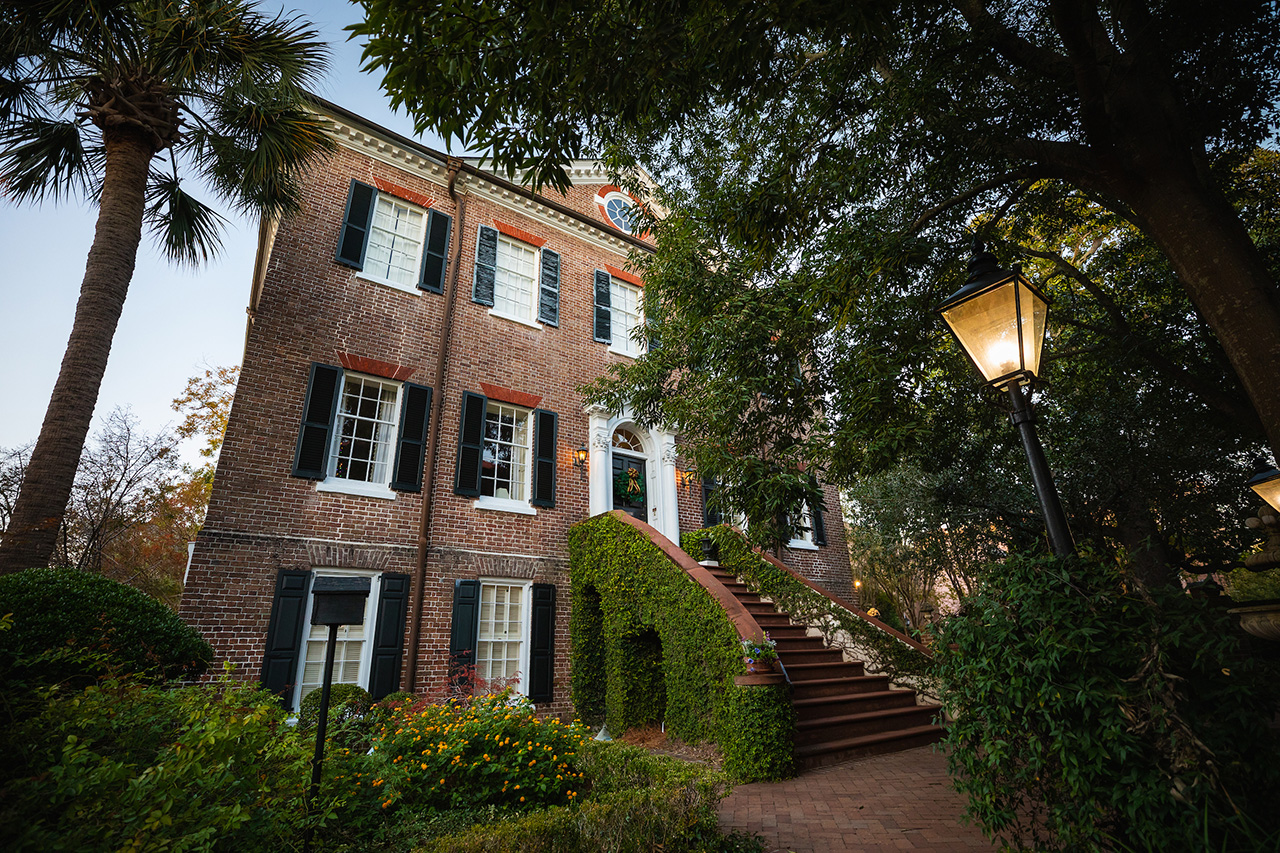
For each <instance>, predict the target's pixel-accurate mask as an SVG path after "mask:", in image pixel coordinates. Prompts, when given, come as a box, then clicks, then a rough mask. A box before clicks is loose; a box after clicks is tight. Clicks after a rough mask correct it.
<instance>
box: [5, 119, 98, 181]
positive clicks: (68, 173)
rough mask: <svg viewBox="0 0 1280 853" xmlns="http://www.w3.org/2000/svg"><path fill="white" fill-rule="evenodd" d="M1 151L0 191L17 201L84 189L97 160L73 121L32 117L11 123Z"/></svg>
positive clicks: (7, 128)
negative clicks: (4, 145) (87, 147)
mask: <svg viewBox="0 0 1280 853" xmlns="http://www.w3.org/2000/svg"><path fill="white" fill-rule="evenodd" d="M4 130H5V142H6V147H5V149H4V151H3V152H2V153H0V192H3V193H4V194H5V195H7V196H9V197H10V198H12V199H14V200H15V201H29V200H34V201H42V200H44V198H45V197H46V196H48V195H52V196H53V198H54V199H60V198H62V197H63V196H64V195H68V194H70V193H72V192H85V191H87V190H88V189H89V186H90V180H91V178H92V177H93V174H92V173H91V171H90V169H91V167H92V166H93V164H94V163H95V162H96V161H95V158H94V156H93V155H92V152H91V151H90V150H89V149H86V147H85V145H84V138H83V135H82V132H81V127H80V125H79V123H78V122H76V121H74V120H55V119H47V118H42V117H32V118H27V119H23V120H19V121H11V122H9V123H8V124H7V125H6V126H5V128H4Z"/></svg>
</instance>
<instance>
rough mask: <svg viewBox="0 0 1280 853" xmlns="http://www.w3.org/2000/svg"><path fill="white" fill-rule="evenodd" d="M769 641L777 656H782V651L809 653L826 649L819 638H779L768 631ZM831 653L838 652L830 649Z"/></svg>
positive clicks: (773, 632) (774, 633)
mask: <svg viewBox="0 0 1280 853" xmlns="http://www.w3.org/2000/svg"><path fill="white" fill-rule="evenodd" d="M780 630H784V631H785V630H788V629H786V628H783V629H780ZM769 639H771V640H773V642H774V644H775V645H776V647H777V649H778V654H782V653H783V652H784V651H787V652H810V651H816V650H821V649H826V648H827V647H826V645H824V644H823V642H822V638H821V637H779V636H778V635H777V632H775V631H770V632H769ZM832 651H835V652H839V651H840V650H839V649H832Z"/></svg>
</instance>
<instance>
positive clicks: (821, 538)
mask: <svg viewBox="0 0 1280 853" xmlns="http://www.w3.org/2000/svg"><path fill="white" fill-rule="evenodd" d="M814 485H817V483H816V482H815V483H814ZM819 488H821V486H819ZM809 523H810V524H811V525H813V544H814V545H826V544H827V525H826V522H824V521H823V520H822V505H821V504H816V505H814V506H811V507H809Z"/></svg>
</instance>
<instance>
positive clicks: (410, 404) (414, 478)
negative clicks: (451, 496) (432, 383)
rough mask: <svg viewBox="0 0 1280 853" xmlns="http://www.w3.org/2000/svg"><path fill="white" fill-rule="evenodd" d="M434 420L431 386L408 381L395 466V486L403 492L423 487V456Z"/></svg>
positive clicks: (401, 413) (402, 408) (416, 490)
mask: <svg viewBox="0 0 1280 853" xmlns="http://www.w3.org/2000/svg"><path fill="white" fill-rule="evenodd" d="M430 420H431V389H430V388H428V387H427V386H425V385H414V384H412V383H409V382H406V383H405V385H404V400H403V401H402V402H401V403H400V437H399V440H398V441H397V442H396V463H395V466H394V467H393V468H392V469H391V470H392V471H393V472H394V474H395V476H394V477H392V478H391V488H393V489H399V490H400V491H402V492H419V491H422V456H423V454H424V453H425V452H426V448H427V423H428V422H429V421H430Z"/></svg>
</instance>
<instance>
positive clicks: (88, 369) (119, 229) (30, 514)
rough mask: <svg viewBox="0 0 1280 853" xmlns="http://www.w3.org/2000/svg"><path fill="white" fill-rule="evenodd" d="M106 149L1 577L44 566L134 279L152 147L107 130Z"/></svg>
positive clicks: (2, 546) (1, 558)
mask: <svg viewBox="0 0 1280 853" xmlns="http://www.w3.org/2000/svg"><path fill="white" fill-rule="evenodd" d="M104 142H105V145H106V165H105V167H104V170H103V178H102V197H101V199H100V203H99V209H98V223H97V228H96V230H95V232H94V237H93V245H92V246H91V247H90V249H89V259H88V262H87V263H86V264H85V271H84V281H83V282H82V283H81V285H80V300H79V302H78V303H77V304H76V317H75V322H74V324H73V325H72V327H71V337H70V339H69V340H68V341H67V351H66V353H65V354H64V355H63V357H62V367H61V369H60V370H59V371H58V381H57V382H56V383H55V384H54V386H53V396H52V397H51V398H50V399H49V408H48V410H47V411H46V412H45V416H44V423H43V425H42V426H41V427H40V437H39V439H38V440H37V441H36V446H35V449H34V450H33V451H32V453H31V462H30V463H29V464H28V466H27V472H26V477H25V478H24V479H23V482H22V490H21V491H20V492H19V493H18V500H17V502H16V503H15V504H14V507H13V515H12V516H11V518H10V522H9V528H8V529H7V530H6V531H5V533H4V539H3V542H2V543H0V574H7V573H9V572H18V571H22V570H23V569H28V568H32V567H36V566H46V565H48V563H49V558H50V556H51V555H52V553H53V548H54V544H55V540H56V537H57V535H58V528H59V526H60V525H61V524H62V517H63V514H64V513H65V511H66V508H67V500H68V498H69V497H70V495H71V486H72V484H73V483H74V481H75V476H76V468H77V467H78V465H79V463H80V453H81V451H82V450H83V449H84V442H85V438H86V437H87V436H88V434H89V422H90V421H91V420H92V419H93V410H94V406H95V405H96V404H97V402H98V390H99V388H100V387H101V385H102V376H103V374H104V373H105V372H106V369H107V356H108V355H110V353H111V341H112V339H113V338H114V337H115V332H116V324H117V323H118V322H119V321H120V312H121V311H122V310H123V308H124V299H125V295H126V294H127V293H128V291H129V281H130V280H131V279H132V278H133V268H134V263H135V261H136V259H137V255H138V243H139V242H140V241H141V239H142V214H143V209H144V206H145V195H146V188H147V170H148V168H149V166H150V163H151V157H152V156H153V154H154V147H153V145H152V143H151V142H150V141H149V140H148V139H146V138H145V137H144V136H143V135H142V134H141V133H137V132H131V131H130V130H128V129H124V130H112V129H108V130H107V131H106V132H104Z"/></svg>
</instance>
